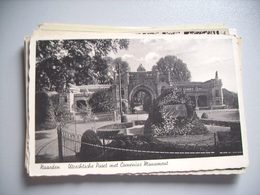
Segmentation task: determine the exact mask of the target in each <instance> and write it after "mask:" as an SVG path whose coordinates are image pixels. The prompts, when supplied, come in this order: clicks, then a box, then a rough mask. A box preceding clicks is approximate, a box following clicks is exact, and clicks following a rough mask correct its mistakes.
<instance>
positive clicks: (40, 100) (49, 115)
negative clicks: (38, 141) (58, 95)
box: [35, 91, 57, 130]
mask: <svg viewBox="0 0 260 195" xmlns="http://www.w3.org/2000/svg"><path fill="white" fill-rule="evenodd" d="M35 98H36V105H35V106H36V109H35V111H36V114H35V123H36V124H35V126H36V130H43V129H44V130H48V129H54V128H56V126H57V123H56V120H55V113H54V107H53V104H52V101H51V98H50V97H49V95H48V93H47V92H45V91H42V92H38V93H36V97H35Z"/></svg>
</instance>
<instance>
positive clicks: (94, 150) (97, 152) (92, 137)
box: [79, 130, 103, 161]
mask: <svg viewBox="0 0 260 195" xmlns="http://www.w3.org/2000/svg"><path fill="white" fill-rule="evenodd" d="M84 143H87V144H94V145H97V146H102V143H101V141H100V140H99V138H98V136H97V134H96V133H95V132H94V131H92V130H86V131H85V132H84V133H83V135H82V137H81V147H80V153H79V158H80V160H81V161H97V160H99V159H102V156H103V150H102V147H95V146H90V145H87V144H84Z"/></svg>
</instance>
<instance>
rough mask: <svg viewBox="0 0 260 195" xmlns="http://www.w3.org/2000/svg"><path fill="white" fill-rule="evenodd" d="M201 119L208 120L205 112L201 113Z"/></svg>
mask: <svg viewBox="0 0 260 195" xmlns="http://www.w3.org/2000/svg"><path fill="white" fill-rule="evenodd" d="M201 118H204V119H208V118H209V115H208V114H207V113H206V112H203V113H202V115H201Z"/></svg>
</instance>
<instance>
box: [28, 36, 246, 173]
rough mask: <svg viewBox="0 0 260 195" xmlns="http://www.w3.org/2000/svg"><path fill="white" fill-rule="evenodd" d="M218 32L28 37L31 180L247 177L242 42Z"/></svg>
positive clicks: (29, 158)
mask: <svg viewBox="0 0 260 195" xmlns="http://www.w3.org/2000/svg"><path fill="white" fill-rule="evenodd" d="M200 34H203V35H200ZM209 34H210V33H195V35H194V34H193V33H188V34H185V35H184V34H174V35H173V34H165V33H164V34H162V33H159V34H157V33H155V34H151V33H138V34H137V33H111V32H109V33H94V32H92V33H89V32H88V33H86V32H77V33H73V32H63V33H61V32H52V33H49V32H48V33H47V32H44V33H43V32H41V33H38V34H37V33H35V34H34V36H32V37H31V38H30V40H28V39H27V41H26V48H27V50H26V51H27V52H26V55H27V56H28V60H27V63H28V66H29V68H28V77H29V82H28V88H27V89H28V96H27V102H28V131H27V133H28V134H27V138H26V139H27V141H28V142H27V143H28V144H27V145H26V146H27V147H26V166H27V171H28V174H29V175H30V176H43V175H48V176H52V175H72V174H74V175H75V174H76V175H87V174H136V175H138V174H141V175H142V174H148V175H149V174H150V175H152V174H158V175H160V174H221V173H230V174H232V173H240V172H243V171H244V169H245V168H246V167H247V165H248V154H247V139H246V128H245V117H244V107H243V97H242V84H241V67H242V65H241V56H240V55H241V53H240V39H239V38H237V37H236V36H233V35H229V34H227V33H223V34H221V33H218V34H214V33H213V34H210V35H209ZM26 59H27V58H26Z"/></svg>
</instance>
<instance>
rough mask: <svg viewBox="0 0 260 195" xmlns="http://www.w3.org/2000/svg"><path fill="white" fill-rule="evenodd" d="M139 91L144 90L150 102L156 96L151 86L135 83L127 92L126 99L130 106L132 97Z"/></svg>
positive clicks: (132, 102)
mask: <svg viewBox="0 0 260 195" xmlns="http://www.w3.org/2000/svg"><path fill="white" fill-rule="evenodd" d="M139 92H145V93H146V94H148V95H149V96H150V100H151V103H152V102H153V100H154V99H155V98H156V93H155V91H154V90H153V89H152V88H151V87H149V86H147V85H137V86H136V87H134V88H133V89H132V90H131V91H130V93H129V96H128V97H129V98H128V99H129V103H130V106H132V105H133V104H134V97H135V95H136V94H138V93H139Z"/></svg>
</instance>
